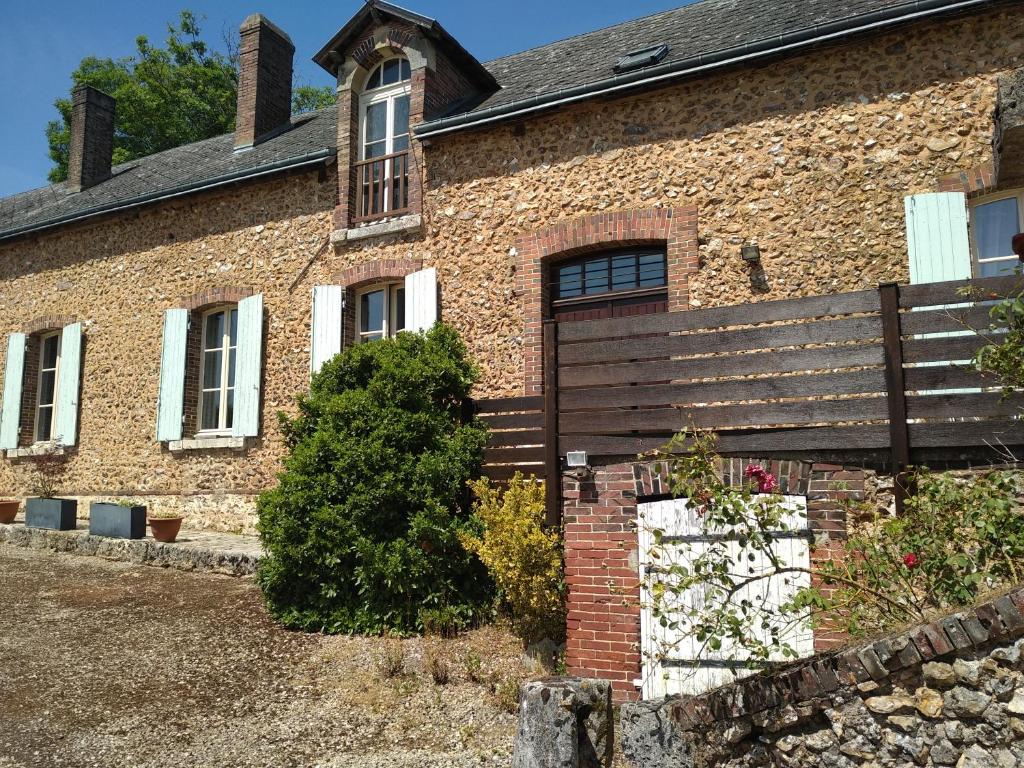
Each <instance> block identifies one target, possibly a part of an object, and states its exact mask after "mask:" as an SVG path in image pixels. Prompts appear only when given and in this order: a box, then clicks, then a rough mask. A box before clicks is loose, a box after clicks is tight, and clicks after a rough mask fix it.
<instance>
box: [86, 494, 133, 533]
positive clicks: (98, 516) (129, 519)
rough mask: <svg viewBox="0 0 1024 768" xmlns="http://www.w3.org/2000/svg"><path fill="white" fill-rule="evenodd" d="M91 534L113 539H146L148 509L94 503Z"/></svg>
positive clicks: (90, 520) (90, 506)
mask: <svg viewBox="0 0 1024 768" xmlns="http://www.w3.org/2000/svg"><path fill="white" fill-rule="evenodd" d="M89 533H90V534H92V535H93V536H109V537H111V538H113V539H142V538H145V536H146V508H145V507H142V506H139V507H125V506H122V505H120V504H110V503H108V502H105V501H94V502H93V503H92V504H90V505H89Z"/></svg>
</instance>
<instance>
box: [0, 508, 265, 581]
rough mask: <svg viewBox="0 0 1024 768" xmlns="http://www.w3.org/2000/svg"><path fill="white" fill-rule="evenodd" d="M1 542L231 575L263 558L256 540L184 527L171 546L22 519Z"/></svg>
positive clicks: (0, 535)
mask: <svg viewBox="0 0 1024 768" xmlns="http://www.w3.org/2000/svg"><path fill="white" fill-rule="evenodd" d="M79 524H80V525H81V524H83V521H79ZM85 524H86V525H88V523H85ZM0 544H6V545H8V546H15V547H27V548H30V549H48V550H51V551H54V552H65V553H68V554H73V555H91V556H95V557H102V558H105V559H107V560H122V561H125V562H129V563H136V564H139V565H153V566H158V567H162V568H177V569H179V570H183V571H208V572H211V573H222V574H226V575H228V576H251V575H253V574H254V573H255V572H256V566H257V564H258V563H259V561H260V558H261V557H263V548H262V546H261V545H260V541H259V538H257V537H256V536H241V535H238V534H233V533H221V532H218V531H201V530H188V529H182V531H181V532H180V533H179V534H178V538H177V541H174V542H172V543H169V544H167V543H163V542H159V541H156V540H155V539H153V538H150V537H149V536H147V537H146V538H144V539H112V538H108V537H106V536H90V535H89V531H88V529H86V530H73V531H51V530H45V529H42V528H26V527H25V525H24V522H23V521H22V520H20V519H16V520H15V521H14V522H13V523H11V524H10V525H0Z"/></svg>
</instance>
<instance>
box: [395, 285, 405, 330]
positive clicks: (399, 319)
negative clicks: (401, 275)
mask: <svg viewBox="0 0 1024 768" xmlns="http://www.w3.org/2000/svg"><path fill="white" fill-rule="evenodd" d="M394 307H395V327H394V330H395V332H396V333H397V332H398V331H404V330H405V288H404V287H403V286H399V287H398V288H396V289H395V297H394Z"/></svg>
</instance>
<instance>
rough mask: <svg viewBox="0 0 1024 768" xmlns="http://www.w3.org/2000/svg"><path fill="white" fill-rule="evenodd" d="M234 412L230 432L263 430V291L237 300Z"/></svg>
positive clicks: (251, 433)
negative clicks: (261, 386) (261, 380)
mask: <svg viewBox="0 0 1024 768" xmlns="http://www.w3.org/2000/svg"><path fill="white" fill-rule="evenodd" d="M235 354H236V358H235V415H234V423H233V424H232V427H231V434H232V435H234V436H235V437H255V436H256V435H258V434H259V431H260V375H261V373H262V370H263V294H261V293H257V294H256V295H255V296H250V297H249V298H247V299H242V300H241V301H240V302H238V351H237V352H236V353H235Z"/></svg>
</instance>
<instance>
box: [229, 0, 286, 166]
mask: <svg viewBox="0 0 1024 768" xmlns="http://www.w3.org/2000/svg"><path fill="white" fill-rule="evenodd" d="M240 32H241V38H242V39H241V46H240V48H239V52H238V58H239V64H240V70H241V71H240V72H239V74H238V114H237V117H236V120H235V149H242V148H245V147H251V146H252V145H253V144H255V143H256V142H258V141H259V140H260V139H261V138H263V137H264V136H266V135H267V134H268V133H271V132H273V131H275V130H276V129H278V128H281V127H282V126H284V125H287V124H288V122H289V121H290V120H291V116H292V55H293V54H294V53H295V46H294V45H293V44H292V41H291V38H289V37H288V35H286V34H285V33H284V32H282V31H281V29H279V28H278V27H277V26H275V25H274V24H272V23H271V22H270V21H269V20H267V19H265V18H264V17H263V16H262V15H261V14H259V13H254V14H252V15H251V16H249V17H248V18H247V19H246V20H245V21H243V22H242V27H241V30H240Z"/></svg>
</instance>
